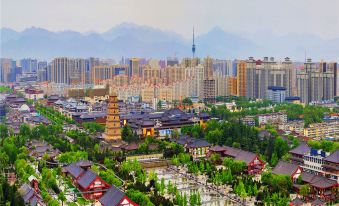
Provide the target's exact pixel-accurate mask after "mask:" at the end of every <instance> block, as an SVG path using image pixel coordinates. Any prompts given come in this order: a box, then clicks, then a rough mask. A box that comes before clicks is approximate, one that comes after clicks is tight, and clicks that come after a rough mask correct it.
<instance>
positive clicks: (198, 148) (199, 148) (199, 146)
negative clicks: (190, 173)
mask: <svg viewBox="0 0 339 206" xmlns="http://www.w3.org/2000/svg"><path fill="white" fill-rule="evenodd" d="M171 141H173V142H176V143H178V144H180V145H182V146H183V147H184V148H185V150H186V152H187V153H189V154H190V155H192V156H193V157H194V158H200V157H206V155H207V154H208V152H209V148H210V146H211V144H210V143H208V142H207V141H206V140H204V139H196V138H192V137H190V136H187V135H182V136H180V137H179V138H178V139H175V138H172V139H171Z"/></svg>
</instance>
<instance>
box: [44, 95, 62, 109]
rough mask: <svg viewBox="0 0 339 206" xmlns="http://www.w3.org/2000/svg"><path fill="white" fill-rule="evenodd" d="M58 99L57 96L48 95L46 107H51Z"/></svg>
mask: <svg viewBox="0 0 339 206" xmlns="http://www.w3.org/2000/svg"><path fill="white" fill-rule="evenodd" d="M59 99H60V98H59V96H58V95H50V96H49V97H48V98H47V106H53V105H54V103H55V102H56V101H58V100H59Z"/></svg>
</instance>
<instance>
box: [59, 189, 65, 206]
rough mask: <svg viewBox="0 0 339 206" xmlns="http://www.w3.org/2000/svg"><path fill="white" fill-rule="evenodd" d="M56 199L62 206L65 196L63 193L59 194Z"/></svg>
mask: <svg viewBox="0 0 339 206" xmlns="http://www.w3.org/2000/svg"><path fill="white" fill-rule="evenodd" d="M58 199H59V200H60V201H61V205H62V206H63V205H64V202H65V201H66V200H67V199H66V196H65V193H64V192H60V193H59V194H58Z"/></svg>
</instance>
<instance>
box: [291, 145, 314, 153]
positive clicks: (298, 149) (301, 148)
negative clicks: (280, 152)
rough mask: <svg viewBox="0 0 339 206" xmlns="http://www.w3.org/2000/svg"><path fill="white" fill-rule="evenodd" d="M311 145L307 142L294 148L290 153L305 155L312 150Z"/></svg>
mask: <svg viewBox="0 0 339 206" xmlns="http://www.w3.org/2000/svg"><path fill="white" fill-rule="evenodd" d="M310 149H311V148H310V147H309V146H308V145H307V144H300V145H299V146H298V147H296V148H294V149H292V150H291V151H290V153H292V154H298V155H305V154H307V153H309V152H310Z"/></svg>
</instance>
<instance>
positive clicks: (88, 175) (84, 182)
mask: <svg viewBox="0 0 339 206" xmlns="http://www.w3.org/2000/svg"><path fill="white" fill-rule="evenodd" d="M97 177H98V175H97V174H96V173H95V172H93V171H92V170H90V169H88V170H86V172H85V173H84V174H83V175H82V176H80V178H79V179H78V181H77V182H78V184H79V185H80V186H81V187H82V188H87V187H88V186H89V185H90V184H91V183H92V182H93V181H94V180H95V179H96V178H97Z"/></svg>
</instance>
